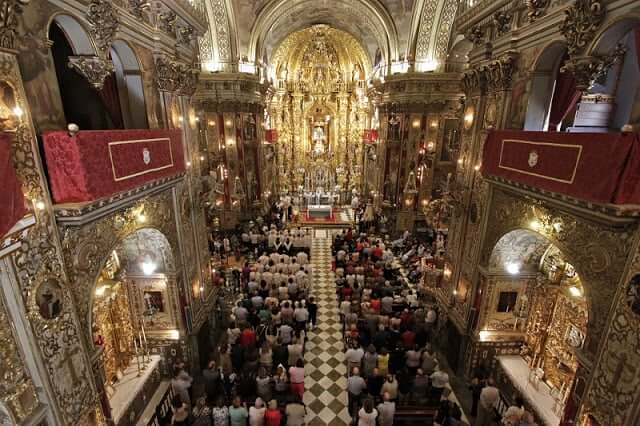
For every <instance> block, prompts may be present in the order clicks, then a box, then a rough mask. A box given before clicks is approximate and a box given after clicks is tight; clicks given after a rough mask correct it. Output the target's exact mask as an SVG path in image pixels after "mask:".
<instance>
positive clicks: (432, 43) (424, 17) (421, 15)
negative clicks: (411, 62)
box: [409, 0, 458, 71]
mask: <svg viewBox="0 0 640 426" xmlns="http://www.w3.org/2000/svg"><path fill="white" fill-rule="evenodd" d="M417 10H418V12H417V13H416V15H415V16H414V19H415V21H414V24H413V27H412V34H411V38H410V46H411V49H410V51H409V54H410V55H409V56H411V57H413V58H415V62H416V69H417V71H434V70H436V69H438V68H441V66H442V62H443V61H444V60H445V59H446V55H447V51H448V49H449V46H450V43H449V42H450V38H451V30H452V28H453V21H454V19H455V16H456V11H457V10H458V1H457V0H436V1H423V3H422V7H420V8H418V9H417Z"/></svg>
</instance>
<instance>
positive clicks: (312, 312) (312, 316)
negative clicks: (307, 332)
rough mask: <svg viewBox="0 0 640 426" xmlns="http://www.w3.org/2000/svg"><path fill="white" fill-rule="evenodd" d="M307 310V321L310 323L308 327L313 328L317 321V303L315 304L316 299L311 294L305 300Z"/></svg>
mask: <svg viewBox="0 0 640 426" xmlns="http://www.w3.org/2000/svg"><path fill="white" fill-rule="evenodd" d="M307 310H308V311H309V323H310V324H311V328H310V329H313V328H315V326H316V324H317V322H318V305H317V304H316V300H315V299H314V297H313V296H311V297H310V298H309V301H308V302H307Z"/></svg>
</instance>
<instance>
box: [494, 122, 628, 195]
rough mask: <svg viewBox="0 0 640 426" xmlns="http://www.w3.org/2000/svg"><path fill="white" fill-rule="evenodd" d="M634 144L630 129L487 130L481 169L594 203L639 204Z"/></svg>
mask: <svg viewBox="0 0 640 426" xmlns="http://www.w3.org/2000/svg"><path fill="white" fill-rule="evenodd" d="M639 144H640V140H639V137H638V134H635V133H556V132H523V131H493V132H490V133H489V135H488V137H487V141H486V143H485V145H484V155H483V160H482V173H483V175H484V176H487V177H491V176H494V177H501V178H504V179H507V180H510V181H513V182H517V183H521V184H525V185H528V186H531V187H534V188H539V189H542V190H546V191H551V192H556V193H560V194H565V195H569V196H571V197H574V198H577V199H581V200H586V201H591V202H596V203H603V204H606V203H615V204H639V203H640V185H639V183H640V147H639Z"/></svg>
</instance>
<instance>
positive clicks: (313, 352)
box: [304, 229, 351, 426]
mask: <svg viewBox="0 0 640 426" xmlns="http://www.w3.org/2000/svg"><path fill="white" fill-rule="evenodd" d="M312 244H313V245H312V248H311V259H312V261H311V262H312V265H313V295H314V297H315V299H316V303H317V304H318V324H317V325H316V326H315V328H314V329H313V330H312V331H310V332H309V335H308V337H309V340H308V342H307V346H306V351H305V357H304V358H305V367H304V368H305V380H304V384H305V392H304V403H305V405H306V406H307V421H306V423H307V425H310V426H323V425H331V426H334V425H336V426H337V425H347V424H349V423H350V421H351V418H350V417H349V414H348V410H347V391H346V389H347V378H346V373H347V368H346V364H345V359H344V347H343V343H342V330H341V326H340V317H339V314H338V302H337V300H336V291H335V281H334V275H333V272H332V271H331V232H330V231H329V230H326V229H316V230H315V234H314V238H313V243H312Z"/></svg>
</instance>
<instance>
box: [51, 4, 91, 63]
mask: <svg viewBox="0 0 640 426" xmlns="http://www.w3.org/2000/svg"><path fill="white" fill-rule="evenodd" d="M54 23H55V24H57V25H58V27H59V28H60V29H61V30H62V31H63V32H64V34H65V36H66V38H67V41H68V42H69V45H70V46H71V49H72V50H73V54H74V55H78V56H79V55H90V56H92V55H95V54H96V52H97V51H96V47H95V44H94V42H93V40H92V39H91V37H90V36H89V32H88V31H87V30H86V28H85V26H84V25H83V24H82V23H80V20H79V19H77V18H75V17H74V16H71V15H68V14H66V13H59V14H57V15H53V17H52V18H51V20H50V21H49V25H47V34H49V32H50V31H51V25H53V24H54Z"/></svg>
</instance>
